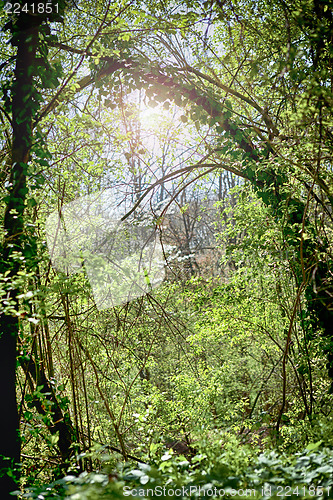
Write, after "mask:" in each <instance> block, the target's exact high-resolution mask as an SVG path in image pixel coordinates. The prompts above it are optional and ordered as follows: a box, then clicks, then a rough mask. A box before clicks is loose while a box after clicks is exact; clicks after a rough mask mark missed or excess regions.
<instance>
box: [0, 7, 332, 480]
mask: <svg viewBox="0 0 333 500" xmlns="http://www.w3.org/2000/svg"><path fill="white" fill-rule="evenodd" d="M62 7H63V6H62ZM62 7H61V8H62ZM62 15H63V22H62V23H58V22H56V21H58V18H57V16H53V15H50V16H43V15H40V16H33V15H31V13H28V12H24V11H23V12H21V13H20V14H19V15H13V16H5V15H3V17H2V23H3V26H4V29H3V35H2V36H3V39H4V40H5V39H6V37H8V36H9V33H10V34H11V35H10V36H12V38H11V40H12V46H11V48H8V49H7V52H6V51H5V50H4V51H3V65H2V67H3V69H4V71H5V73H4V77H3V80H2V95H1V98H2V104H1V109H0V113H1V119H2V124H3V126H2V130H1V134H2V135H1V140H2V159H3V170H2V181H3V202H2V203H3V205H2V207H3V208H2V210H3V233H4V237H3V250H2V263H3V264H2V283H3V287H2V289H3V291H2V313H3V315H2V318H3V319H2V336H1V339H0V342H2V343H3V349H2V351H1V352H2V354H1V356H3V363H0V365H1V367H2V368H1V369H2V370H3V373H2V376H1V384H3V386H2V387H3V389H2V390H3V396H2V399H3V400H4V399H6V400H8V402H9V401H11V405H9V407H8V412H7V413H3V414H2V418H4V419H5V420H4V422H3V425H2V428H3V429H5V428H6V429H8V438H9V447H8V448H3V450H2V451H1V450H0V452H1V453H2V454H3V455H5V456H9V457H10V458H11V459H13V460H14V461H18V454H19V449H18V445H17V441H16V429H17V427H18V423H17V422H18V415H17V410H16V404H15V400H14V395H15V393H14V374H15V358H16V352H15V351H16V346H15V343H16V339H18V349H19V353H20V354H19V358H18V359H19V364H20V371H19V372H18V374H17V380H18V382H17V388H18V396H19V398H18V400H19V418H20V421H21V422H20V425H21V438H22V440H23V443H24V447H23V455H22V456H23V458H24V464H25V467H26V469H25V471H29V473H30V474H31V476H32V477H33V476H34V475H36V477H37V478H38V477H39V479H40V480H41V481H44V480H46V478H49V476H50V474H49V473H48V472H43V471H44V470H45V471H46V470H48V469H46V468H43V467H42V466H41V465H40V464H39V462H38V460H39V458H38V457H37V456H36V453H35V450H36V448H38V449H39V450H41V455H42V457H43V460H44V461H45V460H47V461H49V462H45V463H50V464H51V467H50V470H51V469H55V466H57V467H60V468H64V467H67V465H68V463H69V462H70V461H71V460H72V466H73V467H76V468H77V470H79V469H88V470H91V469H92V468H93V467H94V466H95V464H94V463H93V460H96V457H92V456H91V455H89V454H88V450H89V449H91V447H92V445H93V444H94V443H96V442H98V443H100V444H102V445H104V446H108V447H109V449H110V450H112V451H113V452H118V455H114V456H113V457H112V458H111V460H114V461H116V460H117V459H120V457H121V455H122V456H123V457H124V458H129V457H133V456H134V457H136V458H138V459H140V460H142V459H145V460H146V459H151V458H152V457H153V455H154V454H156V453H157V454H158V453H159V449H160V444H161V441H165V440H168V439H169V440H170V439H171V440H172V439H173V440H174V439H176V440H177V439H181V440H185V441H187V446H189V445H190V444H191V442H192V441H193V440H197V441H198V440H199V439H200V438H202V435H203V428H205V429H207V436H208V437H207V439H208V441H209V440H213V439H214V438H213V437H212V435H213V434H214V432H215V431H216V430H218V431H219V432H220V431H221V432H226V429H230V428H231V429H232V432H233V433H235V432H237V433H239V434H240V435H241V436H248V437H250V439H254V437H253V434H254V430H255V428H256V427H253V426H257V427H261V430H265V432H266V431H267V432H266V433H267V434H269V431H270V430H271V429H273V428H274V429H275V431H276V432H277V435H279V434H282V436H284V439H285V443H286V445H287V444H288V445H290V446H291V447H293V446H296V444H295V442H294V440H293V438H292V436H293V433H294V432H295V429H297V432H298V433H299V434H300V429H302V432H304V434H303V436H304V437H303V438H302V439H304V441H302V443H303V442H306V439H307V438H306V436H307V435H308V436H314V438H316V439H317V438H318V439H324V436H323V431H322V430H320V429H321V427H320V425H319V426H317V427H316V424H315V421H316V419H322V420H321V422H323V421H325V426H326V427H325V436H326V437H325V439H329V436H330V435H331V434H330V433H331V430H330V429H331V427H330V426H331V424H330V423H329V422H330V419H331V397H330V396H329V395H327V390H328V385H329V380H328V378H327V374H328V376H329V377H331V378H332V349H331V342H332V340H331V339H332V335H333V332H332V324H333V323H332V318H331V316H332V304H331V300H332V283H331V280H332V270H331V269H332V266H331V258H332V257H331V252H332V243H331V241H332V239H331V231H332V227H331V224H332V220H331V219H332V189H331V186H332V168H331V110H330V107H331V98H332V95H331V91H332V89H331V32H332V29H331V28H332V26H331V24H332V13H331V7H330V6H329V5H328V4H326V3H325V2H323V3H318V2H313V3H304V2H298V3H295V2H293V3H292V4H289V3H287V2H276V3H274V2H273V3H272V2H269V3H268V2H256V3H255V4H254V3H253V2H244V1H239V2H238V1H235V2H224V3H223V4H222V3H220V2H217V3H214V2H213V3H208V2H192V1H191V2H188V3H187V2H183V3H182V4H181V5H174V4H173V3H170V2H169V3H156V2H153V3H152V4H150V3H149V2H144V3H143V2H136V3H131V4H123V5H122V4H120V3H119V2H117V3H111V2H98V3H97V4H96V5H94V10H93V9H92V6H91V5H90V3H89V2H88V3H85V2H81V3H79V4H77V5H75V6H74V7H72V8H70V6H67V7H66V8H65V10H64V11H63V13H62ZM7 21H11V24H7V25H5V23H6V22H7ZM6 28H8V29H9V31H8V29H7V31H6ZM31 37H32V38H31ZM24 51H26V52H24ZM32 68H33V72H32ZM23 81H24V83H22V82H23ZM149 109H150V111H149ZM237 184H238V185H241V188H239V189H232V188H235V186H236V185H237ZM106 188H108V189H109V188H112V189H113V190H114V192H115V193H117V196H119V201H121V199H123V200H126V203H127V204H128V214H127V215H126V216H128V217H129V216H130V212H131V214H133V213H138V212H139V211H140V210H142V209H143V207H144V208H145V210H146V211H148V212H149V213H150V214H151V217H152V218H153V219H154V221H155V224H156V226H157V227H158V230H159V231H160V234H161V240H162V242H163V243H164V245H165V248H166V249H167V245H169V246H171V247H173V248H172V249H170V248H169V249H168V250H167V252H166V257H167V270H166V276H167V279H166V280H165V282H164V283H163V285H162V286H161V287H160V288H158V289H156V290H154V291H152V292H151V293H149V294H148V295H147V296H145V297H141V298H138V299H137V300H136V301H133V302H131V303H127V304H123V305H120V306H117V307H114V308H112V309H110V310H106V311H98V310H97V309H96V306H95V304H94V301H93V297H92V292H91V289H90V286H89V283H88V280H87V276H86V274H85V271H84V266H83V267H82V268H80V269H78V270H79V271H80V272H78V273H77V274H75V275H72V276H68V275H67V276H66V275H65V274H62V273H58V272H56V270H55V269H53V268H52V266H51V263H50V260H49V253H48V252H49V250H50V249H49V250H47V248H46V246H45V232H44V225H45V220H46V218H47V216H48V215H49V214H50V213H52V212H58V214H60V217H61V212H62V210H63V206H64V205H66V203H68V202H71V201H73V200H76V199H79V198H80V197H81V196H84V195H87V194H90V193H94V192H97V191H100V190H103V189H106ZM216 238H217V239H216ZM221 258H222V265H221ZM325 356H327V359H328V365H327V368H328V370H327V372H328V373H325V364H326V363H327V360H325ZM240 367H241V369H240ZM9 374H10V376H9ZM235 408H236V410H235ZM283 424H288V425H283ZM321 425H323V424H322V423H321ZM327 429H328V430H327ZM6 432H7V431H6ZM266 437H267V436H266ZM256 439H258V440H259V442H260V443H261V438H256ZM15 443H16V444H15ZM261 444H262V443H261ZM56 450H58V451H59V452H60V455H57V453H56ZM78 453H79V454H80V458H79V459H77V460H76V461H75V457H76V456H77V454H78ZM59 456H60V459H59ZM4 477H6V476H4ZM4 487H6V488H7V489H8V488H11V485H7V486H4Z"/></svg>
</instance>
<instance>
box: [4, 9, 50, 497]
mask: <svg viewBox="0 0 333 500" xmlns="http://www.w3.org/2000/svg"><path fill="white" fill-rule="evenodd" d="M41 22H42V20H41V19H40V18H39V17H38V16H30V15H28V14H24V13H23V14H21V15H19V17H18V19H17V21H16V23H14V22H13V23H12V35H13V36H12V44H13V45H14V46H17V55H16V66H15V72H14V82H13V85H12V88H11V97H12V104H11V105H12V126H13V140H12V144H13V146H12V158H11V175H10V185H9V193H8V197H7V206H6V209H5V217H4V229H5V238H4V241H3V249H2V259H1V271H2V273H3V272H5V271H9V275H8V278H9V279H11V278H14V277H15V276H16V275H17V272H18V271H19V270H20V268H21V266H22V264H20V262H21V260H19V259H17V256H18V255H22V256H23V257H24V250H25V243H24V222H23V214H24V208H25V198H26V193H27V187H26V180H27V167H28V165H27V164H28V162H29V153H30V148H31V144H32V121H33V116H34V114H35V111H36V109H37V108H38V103H37V101H36V95H35V88H34V81H33V71H34V70H33V68H34V66H35V60H36V51H37V46H38V31H39V27H40V25H41ZM18 293H19V290H15V287H14V289H13V290H9V291H8V295H7V301H8V299H9V300H12V301H13V310H12V311H8V312H7V314H4V313H3V314H2V315H1V317H0V401H1V404H2V409H1V411H0V429H1V433H2V437H1V439H0V470H1V472H0V492H1V499H3V500H7V499H13V496H12V495H10V492H11V491H13V490H14V489H16V484H15V480H14V478H13V477H12V476H9V475H8V473H7V472H8V469H12V467H13V466H14V464H18V463H19V461H20V439H19V435H18V429H19V421H18V412H17V404H16V392H15V370H16V342H17V335H18V328H19V324H18V316H17V315H15V312H16V311H17V306H16V305H14V304H16V302H17V299H16V297H17V295H18ZM15 475H16V477H18V472H16V474H15Z"/></svg>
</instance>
